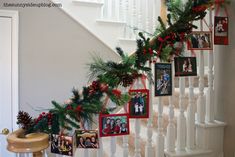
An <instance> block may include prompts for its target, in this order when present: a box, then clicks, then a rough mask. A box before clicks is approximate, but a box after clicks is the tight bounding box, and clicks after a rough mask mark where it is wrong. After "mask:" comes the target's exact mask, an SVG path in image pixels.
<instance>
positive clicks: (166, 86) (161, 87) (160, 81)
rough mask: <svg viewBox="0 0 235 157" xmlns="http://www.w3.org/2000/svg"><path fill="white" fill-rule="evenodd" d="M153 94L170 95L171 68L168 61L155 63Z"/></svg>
mask: <svg viewBox="0 0 235 157" xmlns="http://www.w3.org/2000/svg"><path fill="white" fill-rule="evenodd" d="M154 86H155V96H169V95H172V70H171V64H170V63H156V64H155V84H154Z"/></svg>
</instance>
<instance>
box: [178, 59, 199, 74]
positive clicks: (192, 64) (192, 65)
mask: <svg viewBox="0 0 235 157" xmlns="http://www.w3.org/2000/svg"><path fill="white" fill-rule="evenodd" d="M174 62H175V76H176V77H177V76H197V61H196V57H175V58H174Z"/></svg>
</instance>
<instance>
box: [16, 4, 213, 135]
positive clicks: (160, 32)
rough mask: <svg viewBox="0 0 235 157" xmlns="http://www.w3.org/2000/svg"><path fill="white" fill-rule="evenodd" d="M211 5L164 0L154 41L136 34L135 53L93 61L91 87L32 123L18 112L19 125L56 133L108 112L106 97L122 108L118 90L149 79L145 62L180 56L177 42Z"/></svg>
mask: <svg viewBox="0 0 235 157" xmlns="http://www.w3.org/2000/svg"><path fill="white" fill-rule="evenodd" d="M213 4H214V0H188V2H187V3H186V4H183V3H182V1H181V0H167V1H166V5H167V7H168V11H169V12H170V13H169V14H168V15H167V25H165V24H164V22H163V20H162V19H161V17H158V21H159V24H160V25H159V26H158V27H157V28H156V32H155V33H154V37H153V39H151V40H150V38H145V37H144V35H143V33H141V32H140V33H139V37H140V38H139V39H138V40H137V41H136V42H137V49H136V52H135V53H134V54H133V55H131V56H128V55H126V54H125V53H124V52H123V50H122V49H121V48H117V49H116V50H117V52H118V54H119V55H120V57H121V62H113V61H108V62H105V61H104V60H102V58H99V57H96V58H94V62H93V63H91V64H90V65H89V68H90V74H89V76H90V80H94V81H93V82H92V83H91V85H89V86H87V87H83V90H82V92H81V93H79V91H78V90H76V89H73V90H72V93H73V97H72V98H70V99H69V101H68V102H66V103H64V104H59V103H57V102H56V101H52V104H53V106H54V108H52V109H50V110H49V112H48V113H44V112H43V113H42V114H40V115H39V117H38V118H36V119H34V120H32V118H31V117H30V116H29V114H28V113H25V112H22V111H20V112H19V115H18V122H17V123H18V124H20V125H21V127H22V128H23V129H25V130H26V133H30V132H46V133H59V132H60V131H61V130H62V129H67V130H72V129H73V128H81V127H82V122H84V121H91V122H92V117H93V115H95V114H99V113H106V114H108V113H109V111H108V109H107V108H106V105H105V104H103V100H104V97H109V98H110V99H111V100H112V101H113V102H115V103H116V104H117V105H124V104H125V103H127V102H128V100H129V95H128V94H126V93H124V94H122V93H121V91H119V90H118V89H117V88H118V87H119V86H123V87H128V86H130V85H131V84H132V83H133V81H134V80H135V79H137V78H139V77H141V76H142V75H148V76H149V77H148V78H151V69H150V68H149V67H148V66H146V63H147V62H150V63H151V62H154V61H156V59H160V60H161V61H165V62H170V61H171V59H172V58H173V57H174V56H175V55H180V54H179V52H180V51H179V50H178V48H176V47H175V44H176V43H177V42H181V41H185V40H186V39H187V37H188V35H189V34H190V33H191V31H192V29H193V28H197V27H196V26H195V25H193V24H192V22H193V21H196V20H200V19H203V18H204V17H205V16H206V9H207V8H209V7H211V6H212V5H213Z"/></svg>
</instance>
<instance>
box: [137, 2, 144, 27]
mask: <svg viewBox="0 0 235 157" xmlns="http://www.w3.org/2000/svg"><path fill="white" fill-rule="evenodd" d="M137 6H138V28H139V29H143V20H142V13H143V11H142V10H143V6H142V0H138V3H137Z"/></svg>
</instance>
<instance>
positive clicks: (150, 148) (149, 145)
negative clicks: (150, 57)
mask: <svg viewBox="0 0 235 157" xmlns="http://www.w3.org/2000/svg"><path fill="white" fill-rule="evenodd" d="M149 68H151V69H152V64H151V63H150V62H149ZM148 80H149V119H148V123H147V143H146V146H145V157H152V156H153V154H154V151H153V146H152V136H153V96H152V82H151V78H149V79H148Z"/></svg>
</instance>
